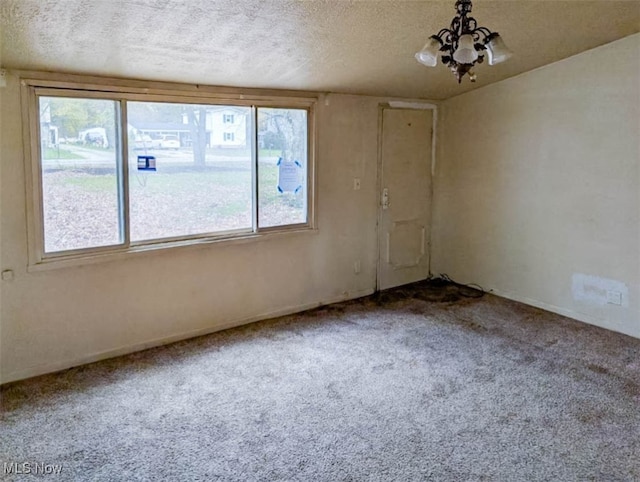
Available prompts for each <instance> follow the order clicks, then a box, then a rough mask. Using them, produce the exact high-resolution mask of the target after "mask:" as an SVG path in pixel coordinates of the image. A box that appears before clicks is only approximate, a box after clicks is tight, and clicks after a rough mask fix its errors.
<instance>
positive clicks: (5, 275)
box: [2, 269, 13, 281]
mask: <svg viewBox="0 0 640 482" xmlns="http://www.w3.org/2000/svg"><path fill="white" fill-rule="evenodd" d="M2 280H3V281H11V280H13V270H11V269H5V270H4V271H3V272H2Z"/></svg>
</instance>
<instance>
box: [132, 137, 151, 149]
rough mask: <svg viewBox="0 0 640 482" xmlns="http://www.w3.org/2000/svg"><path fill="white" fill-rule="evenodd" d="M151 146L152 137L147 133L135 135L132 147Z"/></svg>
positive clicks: (143, 147)
mask: <svg viewBox="0 0 640 482" xmlns="http://www.w3.org/2000/svg"><path fill="white" fill-rule="evenodd" d="M152 147H153V139H151V137H150V136H148V135H146V134H145V135H137V136H136V137H135V139H134V141H133V148H134V149H151V148H152Z"/></svg>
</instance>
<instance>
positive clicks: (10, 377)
mask: <svg viewBox="0 0 640 482" xmlns="http://www.w3.org/2000/svg"><path fill="white" fill-rule="evenodd" d="M374 292H375V290H374V289H373V288H371V289H366V290H362V291H356V292H345V293H342V294H341V295H338V296H335V297H333V298H330V299H327V300H324V301H320V302H316V303H307V304H302V305H294V306H289V307H286V308H282V309H279V310H274V311H271V312H268V313H262V314H260V315H255V316H250V317H248V318H242V319H237V320H233V321H229V322H225V323H221V324H217V325H215V326H210V327H206V328H200V329H198V330H192V331H187V332H183V333H178V334H175V335H171V336H165V337H161V338H154V339H152V340H148V341H144V342H142V343H134V344H133V345H127V346H123V347H120V348H115V349H111V350H104V351H101V352H97V353H92V354H89V355H84V356H80V357H77V358H73V359H70V360H64V361H59V362H54V363H45V364H42V365H36V366H32V367H29V368H25V369H24V370H16V371H14V372H10V373H8V374H7V375H5V376H4V377H2V380H0V385H2V384H5V383H10V382H15V381H18V380H24V379H26V378H32V377H36V376H39V375H44V374H47V373H54V372H58V371H61V370H66V369H68V368H73V367H77V366H80V365H86V364H87V363H93V362H96V361H100V360H106V359H108V358H113V357H117V356H122V355H127V354H129V353H135V352H137V351H141V350H146V349H148V348H153V347H157V346H162V345H167V344H169V343H174V342H176V341H181V340H187V339H189V338H195V337H197V336H202V335H209V334H211V333H215V332H217V331H222V330H227V329H229V328H235V327H238V326H242V325H247V324H249V323H254V322H256V321H262V320H268V319H270V318H276V317H279V316H286V315H291V314H294V313H300V312H301V311H306V310H310V309H312V308H317V307H319V306H325V305H330V304H332V303H338V302H340V301H347V300H353V299H356V298H361V297H363V296H368V295H370V294H373V293H374Z"/></svg>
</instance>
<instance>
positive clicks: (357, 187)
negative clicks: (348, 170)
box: [353, 177, 360, 191]
mask: <svg viewBox="0 0 640 482" xmlns="http://www.w3.org/2000/svg"><path fill="white" fill-rule="evenodd" d="M353 190H354V191H359V190H360V178H358V177H356V178H354V180H353Z"/></svg>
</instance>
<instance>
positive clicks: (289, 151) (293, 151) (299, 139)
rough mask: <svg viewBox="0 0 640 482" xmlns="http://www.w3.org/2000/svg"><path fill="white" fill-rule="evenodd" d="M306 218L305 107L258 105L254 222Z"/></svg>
mask: <svg viewBox="0 0 640 482" xmlns="http://www.w3.org/2000/svg"><path fill="white" fill-rule="evenodd" d="M306 222H307V111H306V110H304V109H281V108H271V107H268V108H267V107H260V108H259V109H258V226H259V227H273V226H283V225H286V224H300V223H306Z"/></svg>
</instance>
